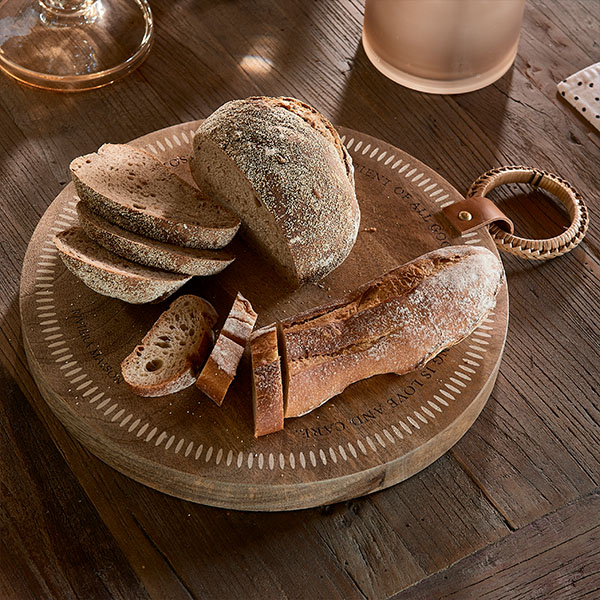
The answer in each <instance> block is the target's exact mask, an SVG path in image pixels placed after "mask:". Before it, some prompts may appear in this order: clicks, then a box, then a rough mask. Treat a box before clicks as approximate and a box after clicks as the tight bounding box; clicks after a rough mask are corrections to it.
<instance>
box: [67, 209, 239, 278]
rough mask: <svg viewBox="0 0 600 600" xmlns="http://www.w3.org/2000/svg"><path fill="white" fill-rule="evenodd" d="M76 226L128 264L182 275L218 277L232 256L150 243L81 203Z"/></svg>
mask: <svg viewBox="0 0 600 600" xmlns="http://www.w3.org/2000/svg"><path fill="white" fill-rule="evenodd" d="M77 214H78V215H79V222H80V224H81V227H82V228H83V230H84V231H85V233H86V235H87V236H88V237H89V238H90V239H92V240H94V241H95V242H96V243H98V244H100V245H101V246H102V247H103V248H106V249H107V250H110V251H111V252H114V253H115V254H118V255H119V256H122V257H123V258H126V259H128V260H131V261H133V262H136V263H139V264H141V265H145V266H147V267H154V268H156V269H164V270H165V271H172V272H174V273H181V274H184V275H200V276H208V275H215V274H216V273H220V272H221V271H222V270H223V269H225V267H227V266H228V265H230V264H231V263H232V262H233V260H234V256H233V255H232V254H231V253H229V252H226V251H225V250H198V249H196V248H185V247H183V246H175V245H174V244H167V243H165V242H159V241H158V240H152V239H150V238H147V237H144V236H141V235H138V234H137V233H133V232H131V231H127V230H126V229H123V228H122V227H119V226H118V225H115V224H114V223H111V222H110V221H107V220H106V219H104V218H102V217H101V216H100V215H97V214H96V213H94V212H93V211H92V210H90V208H89V207H88V206H87V205H86V204H85V203H84V202H78V203H77Z"/></svg>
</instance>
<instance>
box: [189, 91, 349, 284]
mask: <svg viewBox="0 0 600 600" xmlns="http://www.w3.org/2000/svg"><path fill="white" fill-rule="evenodd" d="M206 141H210V142H211V143H212V144H214V145H215V146H216V147H217V148H218V149H220V151H221V152H223V153H224V154H225V155H226V156H227V157H228V158H229V160H231V161H232V163H233V165H234V166H235V168H237V169H238V170H239V171H240V172H241V173H243V174H244V175H245V177H246V178H247V179H248V181H249V183H250V185H251V187H252V189H253V190H254V193H255V196H256V198H258V199H259V200H260V203H261V207H262V210H264V209H266V210H267V211H268V212H269V213H271V215H272V216H273V218H274V219H275V223H276V227H277V229H278V230H279V231H280V233H281V238H282V242H283V243H284V244H285V245H286V246H287V247H288V249H289V252H290V254H291V260H292V262H293V264H292V265H284V271H286V270H290V269H291V270H292V271H295V279H296V281H297V282H298V283H304V282H308V281H318V280H320V279H322V278H323V277H324V276H325V275H327V273H329V272H330V271H332V270H333V269H335V268H336V267H338V266H339V265H340V264H341V263H342V262H343V261H344V260H345V259H346V257H347V256H348V254H349V252H350V251H351V249H352V247H353V245H354V242H355V240H356V236H357V233H358V228H359V224H360V210H359V207H358V203H357V201H356V195H355V191H354V178H353V171H352V167H351V164H352V163H351V159H350V156H349V155H348V154H347V152H345V149H344V148H343V145H342V144H341V140H340V139H339V136H338V135H337V132H335V130H334V129H333V126H331V124H330V123H329V121H327V120H326V119H325V118H324V117H322V116H320V115H319V113H318V112H317V111H316V110H315V109H312V108H310V107H308V105H306V104H304V103H302V102H300V101H297V100H294V99H292V98H268V97H253V98H249V99H246V100H234V101H231V102H228V103H227V104H225V105H223V106H222V107H220V108H219V109H217V110H216V111H215V112H214V113H213V114H212V115H210V116H209V117H208V118H207V119H206V120H205V121H204V122H203V123H202V124H201V125H200V127H199V129H198V131H197V132H196V135H195V137H194V156H193V158H192V161H191V165H190V166H191V172H192V175H193V176H194V178H195V179H196V181H197V183H198V184H199V185H200V186H203V185H207V187H208V188H209V189H210V188H211V187H212V188H213V189H214V188H215V187H216V185H217V184H218V183H219V182H216V183H215V185H211V184H212V183H213V182H212V181H211V182H210V183H208V182H206V181H203V178H204V176H203V175H201V173H200V170H199V167H198V166H197V165H200V163H201V161H203V160H205V157H204V156H203V155H202V152H201V149H202V148H203V144H204V143H206ZM210 177H212V175H210V174H209V175H207V178H210ZM218 198H219V200H221V201H222V202H223V203H227V202H229V206H230V208H232V209H233V210H236V209H237V207H236V206H235V199H234V198H232V199H230V200H228V199H227V198H222V197H218ZM237 212H238V214H240V216H241V218H242V220H244V215H243V214H242V211H241V210H239V209H237ZM245 224H246V228H247V227H248V223H246V222H245ZM260 236H261V233H260V232H257V231H252V235H251V236H249V237H251V238H254V239H256V238H259V241H261V242H262V246H263V247H267V248H268V246H269V243H268V241H267V242H265V241H264V240H262V239H260Z"/></svg>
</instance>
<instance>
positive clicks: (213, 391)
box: [196, 293, 257, 406]
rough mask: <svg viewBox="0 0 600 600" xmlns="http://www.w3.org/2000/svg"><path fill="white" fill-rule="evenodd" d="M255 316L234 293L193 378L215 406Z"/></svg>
mask: <svg viewBox="0 0 600 600" xmlns="http://www.w3.org/2000/svg"><path fill="white" fill-rule="evenodd" d="M256 318H257V314H256V313H255V312H254V309H253V308H252V305H251V304H250V302H249V301H248V300H246V298H244V296H242V295H241V294H240V293H238V295H237V296H236V298H235V300H234V302H233V306H232V307H231V310H230V311H229V314H228V315H227V319H226V320H225V324H224V325H223V328H222V329H221V332H220V333H219V337H218V338H217V342H216V344H215V347H214V348H213V349H212V352H211V353H210V356H209V357H208V360H207V361H206V364H205V365H204V368H203V369H202V372H201V373H200V375H199V377H198V380H197V381H196V387H197V388H198V389H200V390H202V391H203V392H204V393H205V394H206V395H207V396H208V397H209V398H211V399H212V400H213V401H214V402H216V403H217V405H218V406H221V404H223V400H224V399H225V394H227V390H228V389H229V386H230V385H231V382H232V381H233V380H234V378H235V374H236V373H237V368H238V366H239V364H240V361H241V360H242V356H243V354H244V350H245V348H246V344H247V343H248V338H249V337H250V334H251V333H252V329H253V327H254V323H256Z"/></svg>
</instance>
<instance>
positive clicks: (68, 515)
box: [0, 367, 148, 600]
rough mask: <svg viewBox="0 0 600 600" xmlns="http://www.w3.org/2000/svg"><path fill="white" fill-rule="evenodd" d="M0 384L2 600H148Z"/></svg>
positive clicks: (25, 411)
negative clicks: (107, 599)
mask: <svg viewBox="0 0 600 600" xmlns="http://www.w3.org/2000/svg"><path fill="white" fill-rule="evenodd" d="M0 386H1V387H2V389H3V391H4V394H3V402H2V406H3V411H2V413H1V422H0V432H1V433H0V457H1V461H2V470H1V472H0V477H1V482H0V487H1V490H2V491H1V493H0V504H1V507H2V509H1V511H0V537H1V538H2V549H1V551H0V556H1V559H0V596H2V598H6V599H7V600H8V599H12V598H14V599H17V598H18V599H25V598H32V599H34V598H83V597H85V598H90V599H92V598H106V597H111V598H131V597H133V596H135V597H136V598H140V599H142V598H147V597H148V596H147V595H146V592H145V590H144V588H143V586H142V584H141V583H140V580H139V579H138V578H137V577H136V575H135V574H134V572H133V570H132V569H131V567H130V566H129V565H128V564H127V562H126V561H125V557H124V555H123V553H122V551H121V549H120V548H119V546H118V545H117V543H116V542H115V539H114V537H113V536H112V535H111V534H110V532H109V530H108V529H107V527H106V525H105V524H104V523H103V522H102V520H101V519H100V518H99V516H98V514H97V512H96V511H95V509H94V507H93V506H92V504H91V503H90V501H89V499H87V498H86V497H85V495H84V494H83V490H82V489H81V487H80V484H79V483H78V482H77V480H76V479H75V477H74V476H73V474H72V472H71V471H70V470H69V468H68V466H67V465H66V463H65V461H64V459H63V458H62V457H61V456H60V454H59V452H58V451H57V449H56V447H55V446H54V445H53V443H52V441H51V440H50V437H49V436H48V433H47V432H46V431H45V430H44V428H43V427H42V426H41V424H40V422H39V421H38V420H37V419H36V418H35V416H34V414H33V411H32V409H31V407H30V406H29V404H28V403H27V401H26V400H25V398H24V397H23V394H22V393H21V392H20V391H19V389H18V387H17V386H16V384H15V383H14V382H13V381H12V380H11V379H10V378H9V377H8V374H7V373H6V371H5V369H4V367H0Z"/></svg>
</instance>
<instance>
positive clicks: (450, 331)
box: [280, 246, 504, 418]
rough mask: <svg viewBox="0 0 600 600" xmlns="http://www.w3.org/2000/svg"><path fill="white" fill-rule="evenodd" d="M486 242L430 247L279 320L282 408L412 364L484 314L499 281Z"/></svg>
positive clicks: (298, 411) (291, 412) (300, 406)
mask: <svg viewBox="0 0 600 600" xmlns="http://www.w3.org/2000/svg"><path fill="white" fill-rule="evenodd" d="M503 276H504V271H503V269H502V264H501V263H500V261H499V260H498V259H497V258H496V256H494V254H492V252H490V251H489V250H487V249H486V248H480V247H473V246H453V247H449V248H442V249H440V250H434V251H433V252H429V253H428V254H425V255H423V256H421V257H420V258H417V259H415V260H413V261H411V262H409V263H406V264H405V265H402V266H401V267H398V268H396V269H394V270H392V271H390V272H389V273H386V274H385V275H383V276H381V277H379V278H378V279H375V280H373V281H371V282H369V283H367V284H365V285H363V286H362V287H360V288H358V289H357V290H355V291H354V292H352V293H351V294H349V295H348V296H346V297H345V298H343V299H342V300H340V301H339V302H335V303H333V304H329V305H327V306H324V307H321V308H316V309H314V310H312V311H310V312H308V313H305V314H302V315H299V316H297V317H295V318H293V319H290V320H287V321H284V322H283V323H281V324H280V344H281V347H280V349H281V351H282V354H283V355H284V357H285V358H284V362H283V370H284V372H285V373H286V380H285V381H284V388H285V394H286V396H285V416H286V418H287V417H298V416H301V415H303V414H305V413H307V412H309V411H311V410H313V409H315V408H317V407H318V406H320V405H321V404H323V403H324V402H326V401H327V400H329V399H330V398H332V397H333V396H335V395H337V394H339V393H341V392H342V391H343V390H344V389H345V388H346V387H348V386H349V385H350V384H352V383H354V382H356V381H359V380H361V379H366V378H367V377H372V376H373V375H378V374H382V373H397V374H400V375H402V374H404V373H409V372H410V371H414V370H415V369H418V368H419V367H421V366H422V365H424V364H425V363H426V362H427V361H428V360H430V359H431V358H433V357H434V356H436V355H437V354H439V353H440V352H441V351H442V350H444V349H446V348H449V347H451V346H454V345H455V344H457V343H458V342H460V341H461V340H463V339H464V338H465V337H467V336H468V335H470V334H471V332H472V331H473V330H474V329H475V328H476V327H477V326H478V325H479V324H480V323H481V322H482V321H483V319H485V317H486V315H487V314H488V312H489V311H490V310H491V309H492V308H493V307H494V306H495V304H496V295H497V293H498V290H499V289H500V285H501V283H502V281H503Z"/></svg>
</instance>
